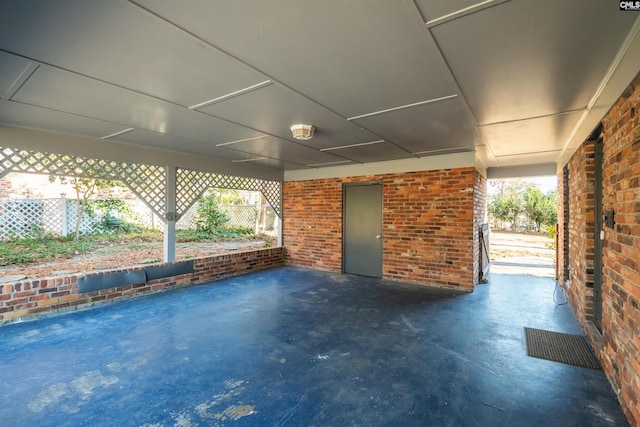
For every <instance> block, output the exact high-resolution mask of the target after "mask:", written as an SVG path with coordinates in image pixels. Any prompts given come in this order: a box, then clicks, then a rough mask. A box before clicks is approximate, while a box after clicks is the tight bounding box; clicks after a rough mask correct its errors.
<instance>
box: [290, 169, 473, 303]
mask: <svg viewBox="0 0 640 427" xmlns="http://www.w3.org/2000/svg"><path fill="white" fill-rule="evenodd" d="M478 176H479V174H478V173H477V172H476V171H475V169H474V168H457V169H445V170H435V171H423V172H410V173H401V174H385V175H372V176H360V177H349V178H340V179H337V178H332V179H318V180H308V181H292V182H285V183H284V188H283V194H284V196H283V210H284V214H283V218H284V221H283V238H284V246H285V247H286V262H287V263H289V264H294V265H299V266H306V267H312V268H318V269H323V270H329V271H336V272H340V271H341V270H342V184H343V183H349V182H372V181H376V182H381V183H382V185H383V260H382V263H383V277H385V278H390V279H396V280H403V281H409V282H416V283H423V284H429V285H435V286H442V287H456V288H464V289H468V290H472V289H473V287H474V285H475V284H477V281H478V275H477V268H478V267H477V266H476V265H475V264H474V263H475V262H477V261H478V260H477V256H478V255H479V249H478V247H477V245H476V240H474V239H476V238H477V234H476V233H477V231H476V230H475V229H474V227H475V223H474V219H475V218H474V200H475V199H474V193H475V191H474V187H475V186H476V185H480V184H481V183H482V180H483V178H482V177H481V176H480V177H478ZM481 199H483V196H482V195H479V196H478V200H481ZM482 209H484V207H483V208H482ZM483 216H484V215H483Z"/></svg>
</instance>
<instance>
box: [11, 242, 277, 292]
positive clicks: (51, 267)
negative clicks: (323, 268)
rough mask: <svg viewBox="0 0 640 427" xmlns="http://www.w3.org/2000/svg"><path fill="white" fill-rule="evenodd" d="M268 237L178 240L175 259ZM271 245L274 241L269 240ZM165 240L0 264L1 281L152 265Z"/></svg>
mask: <svg viewBox="0 0 640 427" xmlns="http://www.w3.org/2000/svg"><path fill="white" fill-rule="evenodd" d="M265 243H266V240H264V239H258V240H242V241H226V242H189V243H176V261H182V260H186V259H191V258H197V257H203V256H211V255H220V254H226V253H231V252H239V251H250V250H254V249H260V248H263V247H264V246H265ZM269 244H271V245H273V244H274V242H273V241H270V243H269ZM162 257H163V249H162V242H149V243H144V244H139V245H136V249H130V248H129V246H128V245H111V246H104V247H101V248H98V249H97V250H95V251H93V252H91V253H88V254H82V255H77V256H75V257H73V258H70V259H63V260H57V261H54V262H46V263H40V264H24V265H9V266H4V267H0V283H2V282H8V281H16V280H22V279H25V278H28V279H40V278H44V277H52V276H59V275H68V274H73V273H83V272H91V271H98V270H109V269H114V268H118V267H123V266H134V265H141V264H153V263H156V262H161V261H162Z"/></svg>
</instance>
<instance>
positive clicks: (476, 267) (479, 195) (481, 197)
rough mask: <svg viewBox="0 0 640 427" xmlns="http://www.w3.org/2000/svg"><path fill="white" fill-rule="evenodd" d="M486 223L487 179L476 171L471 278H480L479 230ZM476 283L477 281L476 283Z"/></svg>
mask: <svg viewBox="0 0 640 427" xmlns="http://www.w3.org/2000/svg"><path fill="white" fill-rule="evenodd" d="M486 222H487V179H486V178H485V177H484V176H482V174H481V173H480V172H478V171H475V173H474V177H473V277H476V278H480V268H481V262H482V261H481V260H482V255H481V253H480V251H481V250H482V247H481V246H480V229H481V227H482V224H484V223H486ZM474 283H477V279H476V282H474Z"/></svg>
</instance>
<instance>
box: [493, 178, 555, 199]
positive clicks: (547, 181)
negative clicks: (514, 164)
mask: <svg viewBox="0 0 640 427" xmlns="http://www.w3.org/2000/svg"><path fill="white" fill-rule="evenodd" d="M514 180H518V181H520V182H524V183H525V184H529V183H532V184H535V185H536V186H537V187H538V188H539V189H540V191H542V192H543V193H545V194H546V193H549V192H551V191H554V190H557V189H558V177H556V176H553V175H552V176H541V177H534V178H514V179H505V181H514ZM489 181H500V180H498V179H495V180H494V179H492V180H489ZM497 191H498V189H497V187H494V186H491V185H488V186H487V192H488V193H489V194H495V193H496V192H497Z"/></svg>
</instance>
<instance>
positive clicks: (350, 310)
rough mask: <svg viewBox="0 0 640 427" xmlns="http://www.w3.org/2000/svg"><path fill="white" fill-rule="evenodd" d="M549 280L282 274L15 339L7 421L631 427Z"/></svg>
mask: <svg viewBox="0 0 640 427" xmlns="http://www.w3.org/2000/svg"><path fill="white" fill-rule="evenodd" d="M554 285H555V284H554V281H553V280H551V279H548V278H540V277H532V276H519V275H508V274H500V275H498V274H493V275H492V276H491V278H490V280H489V283H487V284H485V285H480V286H478V288H477V289H476V291H475V292H474V293H472V294H468V293H461V292H457V291H451V290H442V289H434V288H425V287H423V286H419V285H413V284H403V283H398V282H390V281H386V280H380V279H374V278H365V277H358V276H345V275H340V274H332V273H326V272H319V271H314V270H306V269H300V268H294V267H281V268H277V269H274V270H268V271H264V272H258V273H252V274H249V275H245V276H241V277H237V278H231V279H225V280H222V281H219V282H216V283H210V284H205V285H202V286H198V287H194V288H189V289H182V290H177V291H170V292H167V293H163V294H156V295H153V296H149V297H145V298H139V299H135V300H129V301H125V302H119V303H114V304H110V305H108V306H103V307H101V308H98V309H92V310H85V311H81V312H74V313H68V314H65V315H60V316H56V317H51V318H47V319H41V320H38V321H34V322H29V323H23V324H14V325H9V326H6V327H4V328H3V330H2V334H1V335H0V370H1V371H2V372H3V375H2V381H1V382H0V396H2V400H3V402H7V403H8V402H11V404H5V405H3V409H2V422H3V423H6V424H7V425H15V426H22V425H25V426H26V425H39V426H79V425H102V426H111V425H113V426H122V425H130V426H174V425H176V426H229V425H243V426H249V425H252V426H253V425H255V426H264V425H273V426H276V425H277V426H284V425H292V426H293V425H295V426H302V425H304V426H344V425H368V426H383V425H384V426H397V425H402V426H489V425H496V426H497V425H499V426H511V425H513V426H563V427H569V426H576V427H578V426H579V427H590V426H593V427H596V426H597V427H602V426H612V427H613V426H616V427H621V426H625V425H628V424H627V421H626V419H625V417H624V414H623V413H622V410H621V409H620V406H619V404H618V402H617V399H616V396H615V394H614V393H613V391H612V390H611V387H610V385H609V382H608V381H607V379H606V377H605V375H604V373H603V372H602V371H601V370H594V369H588V368H584V367H577V366H571V365H565V364H562V363H558V362H553V361H549V360H543V359H536V358H532V357H529V356H527V353H526V348H525V341H524V327H531V328H539V329H548V330H554V331H558V332H566V333H570V334H580V333H581V329H580V325H579V324H578V322H577V320H576V318H575V316H574V314H573V312H572V310H571V307H570V306H569V305H556V304H555V303H554V302H553V292H554Z"/></svg>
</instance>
